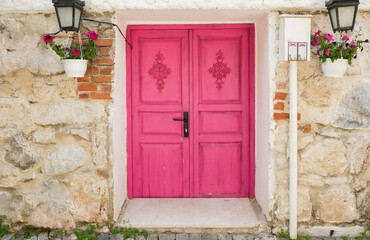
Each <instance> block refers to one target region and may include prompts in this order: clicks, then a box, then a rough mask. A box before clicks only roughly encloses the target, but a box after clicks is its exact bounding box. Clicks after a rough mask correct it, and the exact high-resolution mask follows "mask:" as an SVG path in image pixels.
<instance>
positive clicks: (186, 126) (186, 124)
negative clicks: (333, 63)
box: [173, 112, 189, 137]
mask: <svg viewBox="0 0 370 240" xmlns="http://www.w3.org/2000/svg"><path fill="white" fill-rule="evenodd" d="M183 117H184V119H178V118H173V120H174V121H181V122H184V137H189V113H188V112H184V116H183Z"/></svg>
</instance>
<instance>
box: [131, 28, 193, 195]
mask: <svg viewBox="0 0 370 240" xmlns="http://www.w3.org/2000/svg"><path fill="white" fill-rule="evenodd" d="M131 38H132V40H133V41H132V42H133V45H135V49H134V50H133V52H132V129H133V132H132V133H133V142H132V143H133V145H132V147H133V161H132V172H133V176H132V177H133V178H132V179H133V182H132V185H133V188H132V197H189V138H183V123H181V122H175V121H173V118H179V119H181V118H182V115H183V112H184V111H187V112H188V111H189V94H188V92H189V77H188V45H189V44H188V31H186V30H161V31H156V30H137V31H133V33H132V36H131Z"/></svg>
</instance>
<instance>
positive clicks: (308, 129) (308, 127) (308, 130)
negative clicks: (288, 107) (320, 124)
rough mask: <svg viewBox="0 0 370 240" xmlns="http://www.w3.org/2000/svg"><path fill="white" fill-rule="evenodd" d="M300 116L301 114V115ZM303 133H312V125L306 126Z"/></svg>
mask: <svg viewBox="0 0 370 240" xmlns="http://www.w3.org/2000/svg"><path fill="white" fill-rule="evenodd" d="M299 116H300V114H299ZM302 132H304V133H310V132H311V125H310V124H307V125H305V126H303V127H302Z"/></svg>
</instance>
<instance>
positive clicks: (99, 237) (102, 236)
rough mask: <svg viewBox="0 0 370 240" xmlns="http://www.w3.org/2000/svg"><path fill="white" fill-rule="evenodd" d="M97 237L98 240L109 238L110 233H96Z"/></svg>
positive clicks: (108, 239)
mask: <svg viewBox="0 0 370 240" xmlns="http://www.w3.org/2000/svg"><path fill="white" fill-rule="evenodd" d="M98 239H99V240H110V235H109V234H107V233H101V234H98Z"/></svg>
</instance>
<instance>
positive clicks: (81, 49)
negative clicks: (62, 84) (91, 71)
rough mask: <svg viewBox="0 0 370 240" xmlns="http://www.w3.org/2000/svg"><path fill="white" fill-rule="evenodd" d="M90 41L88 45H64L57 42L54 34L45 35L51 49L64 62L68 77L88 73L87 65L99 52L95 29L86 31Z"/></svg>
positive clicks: (45, 40)
mask: <svg viewBox="0 0 370 240" xmlns="http://www.w3.org/2000/svg"><path fill="white" fill-rule="evenodd" d="M86 37H87V38H88V42H87V44H86V45H80V44H76V45H74V46H64V45H62V44H56V43H55V42H54V38H55V37H53V36H51V35H49V34H47V35H45V36H44V42H45V43H46V44H49V45H50V47H51V49H53V51H54V52H55V53H56V54H58V56H59V57H60V59H61V61H62V62H63V66H64V70H65V71H66V74H67V76H68V77H83V76H84V75H85V73H86V69H87V65H88V64H89V65H90V64H91V62H92V60H94V59H95V57H96V53H97V49H98V48H97V46H96V44H95V40H96V39H98V34H97V33H96V32H95V31H90V32H88V33H86Z"/></svg>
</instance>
